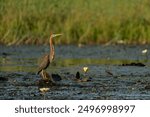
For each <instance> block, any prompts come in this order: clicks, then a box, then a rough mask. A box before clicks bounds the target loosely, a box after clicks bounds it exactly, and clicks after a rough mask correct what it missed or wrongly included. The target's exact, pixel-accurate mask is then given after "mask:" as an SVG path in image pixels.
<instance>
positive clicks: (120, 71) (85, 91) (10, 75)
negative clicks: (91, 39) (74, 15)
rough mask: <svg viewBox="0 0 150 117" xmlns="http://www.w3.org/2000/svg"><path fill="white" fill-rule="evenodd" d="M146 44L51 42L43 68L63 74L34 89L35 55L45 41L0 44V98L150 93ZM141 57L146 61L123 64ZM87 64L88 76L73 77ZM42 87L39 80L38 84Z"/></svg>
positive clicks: (142, 96)
mask: <svg viewBox="0 0 150 117" xmlns="http://www.w3.org/2000/svg"><path fill="white" fill-rule="evenodd" d="M145 48H147V49H148V50H149V49H150V48H149V47H148V46H121V45H120V46H119V45H118V46H84V47H80V48H79V47H77V46H56V47H55V49H56V52H55V53H56V56H55V61H54V62H53V63H52V64H51V66H50V67H49V68H48V69H47V72H48V73H55V74H59V75H60V76H61V77H62V80H61V81H59V82H57V83H56V84H55V85H54V86H51V85H50V86H49V85H46V87H48V88H49V90H48V91H47V92H45V93H42V92H40V91H39V88H41V86H39V84H38V82H39V81H40V79H41V77H40V76H39V75H37V74H36V73H37V67H38V61H39V58H41V57H42V56H43V55H44V54H45V53H48V52H49V47H48V46H8V47H7V46H2V45H1V46H0V99H23V100H24V99H150V64H149V62H150V61H149V59H148V58H149V51H148V53H147V54H142V53H141V51H142V50H143V49H145ZM130 63H143V64H145V65H146V66H144V67H143V66H134V65H133V66H130V65H125V66H123V65H122V64H130ZM84 66H87V67H88V68H89V71H88V73H86V77H91V78H92V79H91V81H88V82H77V81H75V80H74V79H75V75H76V72H77V71H79V72H80V73H81V74H82V76H84V75H85V74H84V73H83V70H82V68H83V67H84ZM43 87H44V86H43Z"/></svg>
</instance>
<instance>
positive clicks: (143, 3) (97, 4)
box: [0, 0, 150, 45]
mask: <svg viewBox="0 0 150 117" xmlns="http://www.w3.org/2000/svg"><path fill="white" fill-rule="evenodd" d="M149 11H150V2H149V0H0V43H3V44H9V45H11V44H44V43H47V42H48V38H49V35H50V32H53V33H63V36H62V37H61V39H57V41H56V43H58V44H60V43H61V44H77V43H81V44H100V43H107V42H112V43H113V42H114V43H115V42H120V40H121V41H122V42H124V43H140V44H143V43H150V12H149Z"/></svg>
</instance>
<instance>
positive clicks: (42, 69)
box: [42, 69, 44, 78]
mask: <svg viewBox="0 0 150 117" xmlns="http://www.w3.org/2000/svg"><path fill="white" fill-rule="evenodd" d="M42 77H43V78H44V73H43V69H42Z"/></svg>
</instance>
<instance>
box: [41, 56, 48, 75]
mask: <svg viewBox="0 0 150 117" xmlns="http://www.w3.org/2000/svg"><path fill="white" fill-rule="evenodd" d="M48 64H49V55H48V54H46V55H44V56H43V57H41V59H39V61H38V65H39V67H38V73H39V72H40V71H41V70H42V69H45V68H46V67H47V66H48Z"/></svg>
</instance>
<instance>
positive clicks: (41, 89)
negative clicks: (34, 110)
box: [40, 87, 49, 92]
mask: <svg viewBox="0 0 150 117" xmlns="http://www.w3.org/2000/svg"><path fill="white" fill-rule="evenodd" d="M48 90H49V88H44V87H43V88H40V91H41V92H47V91H48Z"/></svg>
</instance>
